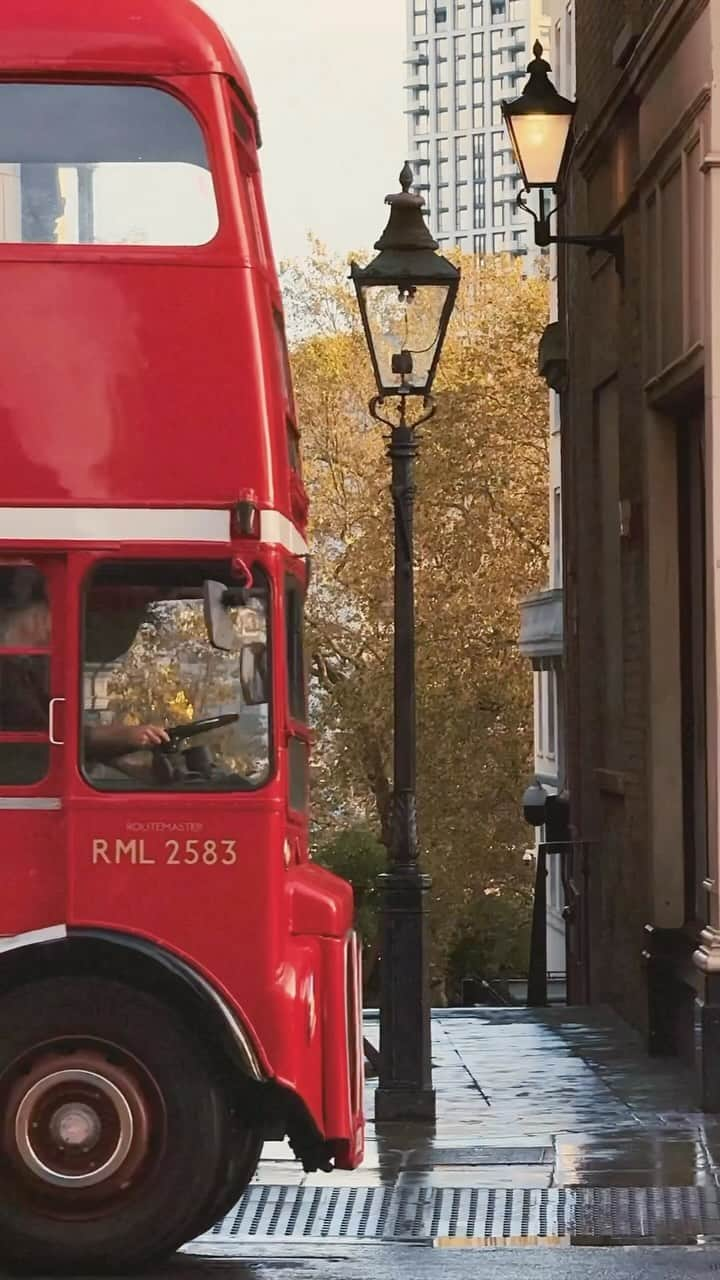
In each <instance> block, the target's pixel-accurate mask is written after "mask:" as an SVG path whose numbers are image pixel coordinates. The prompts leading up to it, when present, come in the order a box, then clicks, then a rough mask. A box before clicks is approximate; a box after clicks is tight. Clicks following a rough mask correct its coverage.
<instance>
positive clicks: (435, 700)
mask: <svg viewBox="0 0 720 1280" xmlns="http://www.w3.org/2000/svg"><path fill="white" fill-rule="evenodd" d="M459 262H460V266H461V269H462V284H461V289H460V294H459V297H458V303H457V307H456V310H455V314H454V317H453V321H452V325H451V329H450V332H449V334H448V339H447V342H446V347H445V352H444V355H443V359H442V362H441V365H440V373H439V375H438V379H437V382H436V388H435V390H436V392H437V399H438V405H439V408H438V412H437V415H436V417H435V419H434V420H433V421H432V423H431V424H429V425H428V426H427V427H425V428H423V429H422V444H421V449H420V453H419V458H418V466H417V505H416V546H415V551H416V575H417V576H416V584H417V585H416V590H417V679H418V818H419V831H420V843H421V848H422V858H423V865H424V867H425V868H427V870H428V871H429V872H430V874H431V875H432V877H433V891H432V892H433V914H432V932H433V941H434V946H433V975H434V985H435V996H436V998H442V995H443V988H444V981H445V974H446V967H447V957H448V955H449V954H450V952H451V951H453V953H454V954H457V945H458V931H459V930H462V928H463V927H464V926H463V921H467V920H468V919H469V918H472V916H473V913H472V911H471V910H469V908H470V907H471V906H472V904H473V903H474V902H476V901H478V900H479V899H480V898H481V897H483V896H485V897H487V898H492V897H496V896H497V894H498V892H501V893H502V892H503V891H505V892H506V893H507V894H508V895H515V897H516V898H517V896H518V895H519V900H523V901H526V900H527V894H528V871H527V869H526V868H524V867H523V864H522V858H521V853H522V850H523V849H524V847H525V845H526V844H527V828H526V827H525V825H524V823H523V821H522V818H521V815H520V807H519V802H520V796H521V794H522V788H523V784H524V780H525V777H526V774H527V772H528V769H529V768H530V766H531V758H532V730H531V723H532V681H531V672H530V670H529V667H528V664H527V662H526V661H525V660H523V659H522V658H521V656H520V654H519V652H518V645H517V634H518V602H519V600H520V598H521V597H522V596H523V595H525V594H527V592H528V591H530V590H531V589H533V588H534V587H537V586H538V585H540V584H541V583H542V582H543V580H544V577H545V573H546V562H547V470H548V440H547V392H546V390H545V387H544V385H543V384H542V382H541V381H540V379H539V378H538V376H537V373H536V367H537V344H538V340H539V337H540V334H541V332H542V330H543V328H544V325H545V323H546V321H547V286H546V282H545V281H544V280H543V279H542V278H540V277H538V276H534V277H529V278H526V277H525V276H524V275H523V272H522V266H521V264H519V263H518V262H517V261H513V260H511V259H509V258H506V257H491V258H485V259H481V260H479V261H478V260H476V259H474V258H471V257H463V258H461V259H459ZM346 277H347V264H346V263H345V262H343V261H341V260H337V259H334V258H332V257H331V256H330V255H329V254H328V253H327V252H326V251H325V250H324V249H323V248H322V246H321V245H318V244H317V243H313V244H312V245H311V253H310V256H309V258H308V260H307V261H305V262H300V263H294V264H291V265H289V266H287V267H286V268H285V270H284V272H283V282H284V289H285V294H286V299H287V308H288V316H289V327H290V332H291V336H293V338H294V341H293V351H292V359H293V369H294V375H295V382H296V394H297V399H298V407H299V413H300V419H301V423H302V425H303V446H304V458H305V473H306V483H307V486H308V490H309V493H310V498H311V503H312V507H311V520H312V527H311V540H312V548H311V549H312V552H313V556H314V587H313V590H312V595H311V601H310V610H309V614H310V641H311V654H312V675H313V685H312V692H313V706H314V710H315V717H316V726H317V730H318V745H317V750H316V753H315V765H314V793H313V794H314V814H315V823H316V839H317V841H318V842H319V843H323V842H327V841H328V840H329V839H330V838H331V837H332V833H333V832H337V831H338V830H340V829H342V828H344V827H355V828H357V827H358V826H362V824H363V823H366V824H369V825H370V826H374V828H375V830H376V831H377V833H378V835H379V836H380V838H381V839H382V841H383V842H384V843H385V844H386V845H389V842H390V818H391V797H392V773H391V763H392V736H391V735H392V519H391V506H390V500H389V495H388V481H389V467H388V463H387V460H386V458H385V456H384V453H385V443H384V440H383V436H382V433H381V431H380V430H379V429H378V427H377V425H376V424H374V423H373V422H372V420H371V419H370V418H369V416H368V413H367V401H368V398H369V396H370V394H371V393H372V390H373V387H372V385H371V376H370V369H369V361H368V356H367V352H366V349H365V345H364V339H363V337H362V333H361V329H360V325H359V320H358V317H357V313H356V308H355V303H354V300H353V298H352V296H351V294H350V292H349V289H348V286H347V279H346ZM475 914H477V913H475Z"/></svg>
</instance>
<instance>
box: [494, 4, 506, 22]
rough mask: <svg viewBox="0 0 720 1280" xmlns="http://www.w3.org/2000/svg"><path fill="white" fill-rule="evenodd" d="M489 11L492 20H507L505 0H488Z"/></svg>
mask: <svg viewBox="0 0 720 1280" xmlns="http://www.w3.org/2000/svg"><path fill="white" fill-rule="evenodd" d="M490 13H491V16H492V20H493V22H507V19H508V7H507V0H490Z"/></svg>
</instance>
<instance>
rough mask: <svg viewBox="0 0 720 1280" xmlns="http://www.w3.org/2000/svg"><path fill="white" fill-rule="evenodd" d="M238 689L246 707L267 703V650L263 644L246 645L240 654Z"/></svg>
mask: <svg viewBox="0 0 720 1280" xmlns="http://www.w3.org/2000/svg"><path fill="white" fill-rule="evenodd" d="M240 688H241V689H242V695H243V699H244V702H245V705H246V706H247V707H259V706H262V704H263V703H264V702H267V701H268V671H267V648H266V646H265V645H264V644H246V645H244V646H243V649H242V651H241V653H240Z"/></svg>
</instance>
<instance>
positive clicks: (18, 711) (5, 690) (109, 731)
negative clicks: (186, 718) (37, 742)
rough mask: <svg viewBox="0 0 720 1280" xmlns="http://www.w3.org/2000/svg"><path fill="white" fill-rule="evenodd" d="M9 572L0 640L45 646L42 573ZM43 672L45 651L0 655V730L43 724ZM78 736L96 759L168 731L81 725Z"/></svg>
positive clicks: (150, 742) (154, 740)
mask: <svg viewBox="0 0 720 1280" xmlns="http://www.w3.org/2000/svg"><path fill="white" fill-rule="evenodd" d="M13 578H14V580H13V581H12V582H11V584H10V590H8V589H6V590H5V591H3V590H2V587H0V646H2V647H7V648H18V649H25V648H27V649H46V650H47V649H48V648H49V646H50V609H49V606H48V602H47V598H46V596H45V587H44V583H43V581H42V578H41V576H40V574H39V573H37V571H36V570H34V569H27V570H25V569H21V570H18V571H16V573H15V574H14V575H13ZM38 659H39V660H38ZM47 677H48V670H47V658H45V657H42V656H39V655H31V654H28V655H27V656H25V655H23V654H21V653H20V654H12V655H8V656H7V657H5V658H4V659H2V661H1V662H0V730H3V729H7V730H16V731H23V732H33V731H38V730H42V729H45V728H46V726H47V723H48V704H49V692H48V685H47ZM83 738H84V747H85V754H86V758H87V760H88V761H89V762H98V763H99V762H105V761H109V760H114V759H117V758H118V757H119V756H122V755H125V753H126V752H129V751H138V750H140V749H143V748H152V747H158V746H160V744H161V743H163V742H168V741H169V738H168V734H167V731H166V730H165V729H164V728H163V727H162V726H161V725H155V724H92V725H86V726H85V730H84V735H83Z"/></svg>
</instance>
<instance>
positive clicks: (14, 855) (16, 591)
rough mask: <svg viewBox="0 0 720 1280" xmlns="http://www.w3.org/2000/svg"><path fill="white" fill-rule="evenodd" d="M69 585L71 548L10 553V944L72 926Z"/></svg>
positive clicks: (6, 580)
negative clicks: (67, 781) (68, 912)
mask: <svg viewBox="0 0 720 1280" xmlns="http://www.w3.org/2000/svg"><path fill="white" fill-rule="evenodd" d="M64 593H65V562H64V558H63V557H62V556H48V555H41V556H35V555H32V554H31V555H7V554H5V553H0V859H1V860H2V894H0V950H3V949H7V948H8V947H11V946H13V945H15V944H16V943H17V942H18V940H19V939H18V935H21V934H27V933H30V932H34V931H37V930H42V931H46V932H45V934H44V936H46V937H48V938H51V937H61V936H63V935H64V932H65V927H64V923H65V878H66V873H65V856H64V836H63V832H64V810H63V791H64V784H63V778H64V754H65V753H64V750H63V747H64V739H65V731H66V725H67V717H66V715H65V692H64V673H65V662H64V653H65V630H66V625H65V624H66V618H67V610H66V608H65V605H64ZM23 940H25V939H23Z"/></svg>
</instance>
